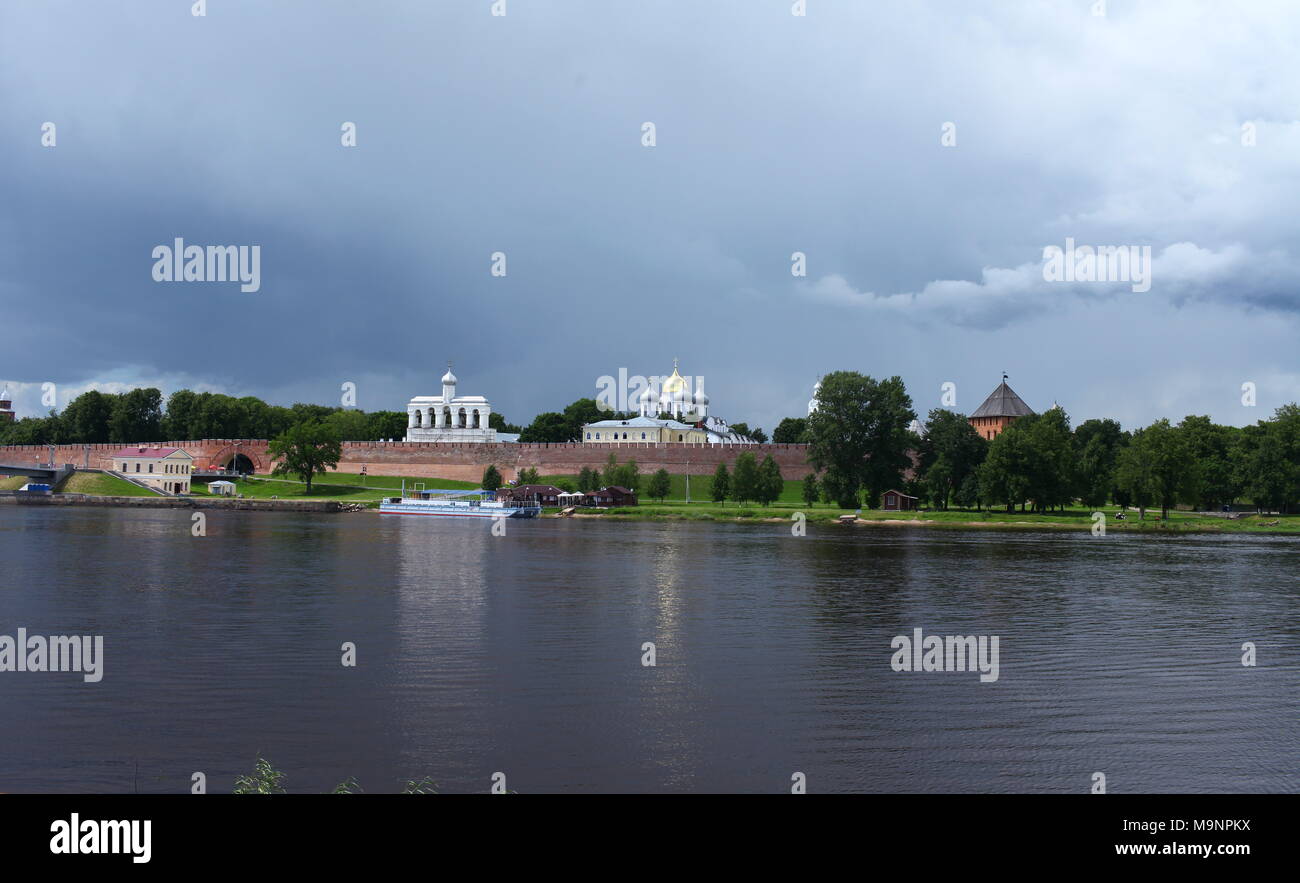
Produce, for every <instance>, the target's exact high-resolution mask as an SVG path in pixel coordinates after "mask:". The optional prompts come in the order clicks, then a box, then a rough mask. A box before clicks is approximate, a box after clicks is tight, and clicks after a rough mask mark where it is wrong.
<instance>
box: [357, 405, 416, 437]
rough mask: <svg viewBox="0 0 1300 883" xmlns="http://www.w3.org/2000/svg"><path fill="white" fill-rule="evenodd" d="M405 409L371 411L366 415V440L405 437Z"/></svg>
mask: <svg viewBox="0 0 1300 883" xmlns="http://www.w3.org/2000/svg"><path fill="white" fill-rule="evenodd" d="M406 421H407V416H406V412H405V411H372V412H371V413H369V414H367V415H366V434H365V440H366V441H378V440H380V439H386V438H392V439H397V440H398V441H401V440H402V439H404V438H406Z"/></svg>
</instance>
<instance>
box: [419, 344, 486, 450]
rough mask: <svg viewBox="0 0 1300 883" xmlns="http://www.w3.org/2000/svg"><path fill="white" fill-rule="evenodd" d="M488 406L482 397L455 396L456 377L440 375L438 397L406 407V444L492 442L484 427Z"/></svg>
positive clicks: (448, 370)
mask: <svg viewBox="0 0 1300 883" xmlns="http://www.w3.org/2000/svg"><path fill="white" fill-rule="evenodd" d="M491 414H492V405H491V404H490V403H489V402H488V400H487V399H485V398H483V396H458V395H456V375H455V374H453V373H451V362H448V363H447V373H446V374H444V375H442V395H440V396H416V397H415V398H413V399H411V401H410V402H408V403H407V405H406V441H409V442H495V441H497V431H496V430H495V429H492V428H491V427H490V426H489V425H488V417H489V416H490V415H491Z"/></svg>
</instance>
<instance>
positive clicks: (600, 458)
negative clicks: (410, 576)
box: [0, 439, 811, 481]
mask: <svg viewBox="0 0 1300 883" xmlns="http://www.w3.org/2000/svg"><path fill="white" fill-rule="evenodd" d="M149 444H163V445H166V446H170V447H178V448H184V449H185V450H186V451H188V452H189V453H190V454H191V455H192V456H193V457H194V466H195V468H196V469H202V468H205V467H207V466H209V465H224V464H225V463H226V462H228V461H229V460H230V459H231V458H232V457H233V456H234V454H235V452H236V451H238V452H239V453H241V454H244V455H245V456H247V457H248V458H249V459H250V460H252V461H253V466H254V468H255V470H256V471H258V472H266V471H269V469H270V468H271V460H270V457H269V455H268V454H267V443H266V440H265V439H203V440H201V441H166V442H149ZM87 447H88V448H89V461H90V462H89V464H87V462H86V460H87V450H86V449H87ZM122 447H123V445H120V444H109V445H89V446H86V445H60V446H58V447H57V449H56V452H55V462H56V463H59V464H63V463H72V464H74V465H77V466H86V465H89V466H90V467H92V468H96V469H111V468H113V461H112V455H113V454H114V453H116V452H117V451H119V450H121V449H122ZM747 450H748V451H752V452H753V453H754V456H756V457H757V458H758V459H759V461H760V462H762V460H763V458H764V457H766V456H767V455H769V454H771V455H772V458H773V459H774V460H776V462H777V465H778V466H780V467H781V475H782V477H784V478H787V479H794V480H797V479H801V478H803V477H804V476H805V475H807V474H808V473H809V472H810V471H811V467H809V466H808V464H807V462H806V459H807V450H808V447H807V445H775V444H769V445H727V446H720V447H719V446H704V445H681V444H676V445H674V444H636V443H631V444H628V443H623V444H578V443H573V444H553V445H546V444H504V443H502V444H463V445H456V444H439V443H436V442H392V443H387V442H344V443H343V458H342V459H341V460H340V461H339V467H338V471H339V472H352V473H355V472H358V471H360V468H361V465H362V464H363V463H364V464H366V465H367V466H368V467H369V472H370V473H371V474H373V475H414V476H426V477H427V476H434V477H438V478H450V479H457V480H460V481H478V480H479V479H480V478H482V477H483V469H484V468H485V467H486V466H487V465H488V464H489V463H491V464H495V465H496V467H497V468H498V469H500V470H501V474H502V475H504V476H505V478H506V479H507V480H508V479H512V478H516V477H517V476H518V473H519V470H520V469H523V468H525V467H532V468H535V469H537V470H538V471H539V472H541V473H542V474H543V475H557V474H575V473H577V472H579V471H580V470H581V469H582V467H583V466H592V467H599V466H603V465H604V464H605V460H606V458H608V457H609V454H610V452H611V451H612V452H613V453H614V454H616V455H617V457H618V460H619V462H620V463H623V462H626V461H627V460H629V459H634V460H636V462H637V467H638V468H639V470H640V471H641V473H642V474H646V473H650V472H654V471H655V470H657V469H661V468H663V469H667V470H668V471H669V472H671V473H674V474H684V473H687V472H689V473H690V474H691V475H712V474H713V471H714V470H715V469H717V468H718V463H723V462H725V463H726V464H727V468H728V469H730V468H731V467H732V466H733V465H734V464H735V462H736V457H738V456H740V454H741V453H742V452H743V451H747ZM48 459H49V449H48V448H47V447H45V446H44V445H26V446H13V447H0V464H3V463H13V464H22V465H29V466H34V465H36V464H37V463H41V462H44V461H46V460H48Z"/></svg>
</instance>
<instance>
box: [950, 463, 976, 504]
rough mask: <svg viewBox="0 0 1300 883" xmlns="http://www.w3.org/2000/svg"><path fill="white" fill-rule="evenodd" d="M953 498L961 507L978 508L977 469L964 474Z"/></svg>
mask: <svg viewBox="0 0 1300 883" xmlns="http://www.w3.org/2000/svg"><path fill="white" fill-rule="evenodd" d="M953 499H954V501H955V502H956V503H957V505H958V506H960V507H961V508H963V509H978V508H980V501H981V496H980V479H979V471H978V470H976V471H974V472H972V473H971V474H970V475H967V476H966V479H965V480H964V481H963V482H962V483H961V487H959V488H958V489H957V493H956V495H955V496H954V497H953Z"/></svg>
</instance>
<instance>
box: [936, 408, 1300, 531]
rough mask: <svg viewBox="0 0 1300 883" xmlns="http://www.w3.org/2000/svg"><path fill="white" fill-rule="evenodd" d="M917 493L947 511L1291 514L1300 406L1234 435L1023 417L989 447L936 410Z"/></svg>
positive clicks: (1188, 424)
mask: <svg viewBox="0 0 1300 883" xmlns="http://www.w3.org/2000/svg"><path fill="white" fill-rule="evenodd" d="M918 448H919V451H920V457H921V463H920V469H919V471H918V476H917V479H916V480H915V481H914V482H913V483H912V485H911V487H912V489H913V490H914V492H915V493H917V495H918V496H921V497H923V498H924V499H925V500H927V501H928V502H929V504H930V505H932V506H934V507H936V508H940V509H946V508H948V506H949V505H957V506H960V507H963V508H982V507H988V508H993V507H999V508H1003V507H1004V508H1005V509H1006V510H1007V511H1012V510H1014V509H1015V508H1016V507H1020V508H1021V509H1028V510H1029V511H1033V512H1052V511H1057V510H1062V509H1064V508H1065V507H1066V506H1068V505H1071V504H1073V503H1075V502H1076V501H1077V502H1079V503H1081V504H1083V505H1084V506H1087V507H1090V508H1098V507H1101V506H1105V505H1107V504H1110V503H1114V504H1116V505H1119V506H1123V507H1128V506H1134V507H1136V508H1138V509H1139V510H1141V513H1142V516H1143V517H1145V515H1146V510H1147V509H1148V508H1159V509H1160V510H1161V512H1162V515H1167V514H1168V512H1169V510H1170V509H1172V508H1174V507H1175V506H1178V505H1187V506H1191V507H1193V508H1195V509H1198V510H1202V511H1208V510H1216V509H1219V508H1221V507H1222V506H1225V505H1229V504H1234V503H1238V502H1242V501H1248V502H1249V503H1251V504H1252V505H1254V506H1255V507H1257V508H1259V509H1261V510H1269V511H1279V512H1290V511H1295V509H1296V506H1297V503H1298V502H1300V407H1297V406H1296V405H1294V404H1291V405H1285V406H1283V407H1281V408H1279V409H1278V410H1277V412H1276V413H1275V414H1274V415H1273V417H1271V418H1269V419H1266V420H1260V421H1259V422H1257V423H1256V424H1254V425H1252V426H1247V427H1244V428H1238V427H1235V426H1223V425H1220V424H1216V423H1214V422H1212V421H1211V420H1210V418H1209V417H1207V416H1201V415H1190V416H1188V417H1185V418H1184V419H1183V420H1182V422H1180V423H1177V424H1171V423H1170V422H1169V421H1168V420H1166V419H1161V420H1157V421H1155V422H1154V423H1152V424H1151V425H1150V426H1146V427H1143V428H1140V429H1137V430H1134V431H1132V432H1129V431H1125V430H1123V429H1122V428H1121V427H1120V425H1119V423H1118V422H1117V421H1115V420H1110V419H1093V420H1086V421H1084V422H1083V423H1081V424H1079V426H1078V427H1076V428H1074V429H1073V430H1071V428H1070V419H1069V416H1068V415H1067V414H1066V413H1065V411H1064V410H1063V409H1062V408H1060V407H1056V408H1052V409H1051V410H1049V411H1046V412H1045V413H1043V414H1035V415H1031V416H1028V417H1021V418H1019V419H1018V420H1016V421H1015V422H1014V423H1012V424H1011V425H1010V426H1009V427H1007V428H1006V429H1005V430H1003V431H1002V432H1001V433H1000V434H999V435H998V436H997V437H996V438H995V439H993V441H991V442H989V441H985V440H984V439H983V438H981V437H980V436H979V434H978V433H977V432H976V431H975V430H974V429H973V428H971V427H969V425H968V424H967V423H966V418H965V417H964V416H963V415H961V414H954V413H952V412H950V411H943V410H935V411H931V412H930V414H929V418H928V420H927V422H926V433H925V435H924V437H923V438H922V439H920V440H919V445H918Z"/></svg>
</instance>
